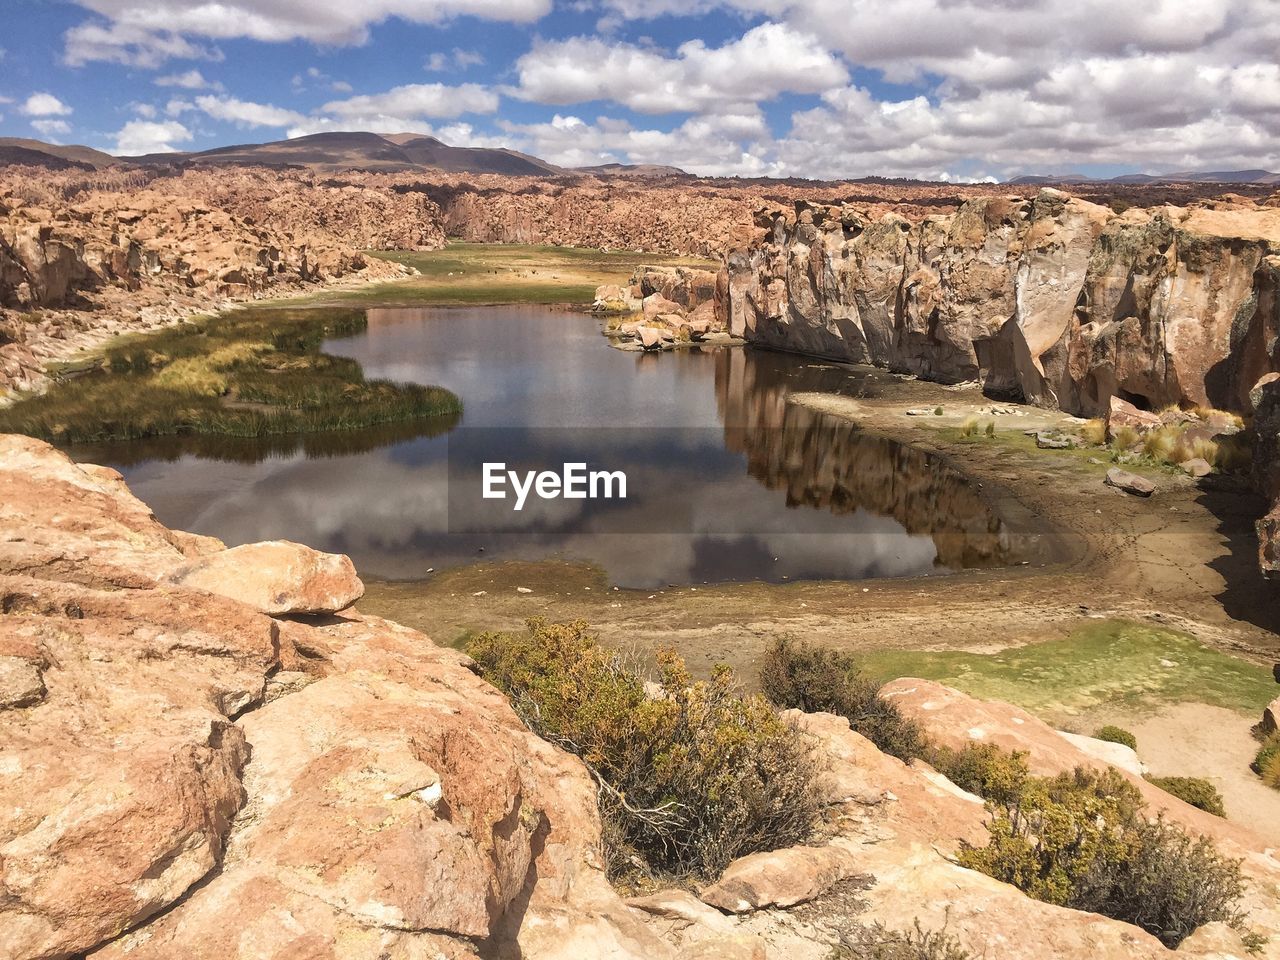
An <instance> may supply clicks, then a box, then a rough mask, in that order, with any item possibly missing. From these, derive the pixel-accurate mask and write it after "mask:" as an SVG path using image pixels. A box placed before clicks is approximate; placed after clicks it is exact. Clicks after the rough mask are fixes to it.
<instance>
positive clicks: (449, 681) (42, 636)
mask: <svg viewBox="0 0 1280 960" xmlns="http://www.w3.org/2000/svg"><path fill="white" fill-rule="evenodd" d="M282 557H284V558H291V561H295V562H289V563H282V562H280V559H281V558H282ZM0 561H2V562H0V611H2V612H0V956H4V957H6V958H8V957H13V958H15V960H30V958H41V960H51V958H65V957H72V956H76V957H79V956H84V957H88V958H93V960H169V958H174V957H183V958H192V960H205V958H208V960H215V958H216V960H226V958H238V960H286V958H288V960H292V958H298V957H323V958H327V960H388V958H389V960H424V958H438V957H445V958H466V957H498V958H507V957H511V958H516V957H519V958H525V960H540V958H557V960H560V958H563V960H578V958H581V957H608V958H613V960H642V958H643V960H677V958H681V960H695V958H702V960H709V958H719V960H765V958H766V957H770V956H772V957H779V958H780V957H787V958H788V960H791V958H797V960H808V958H812V960H825V958H826V957H828V955H829V954H830V952H831V949H832V947H833V945H834V944H835V943H836V942H837V940H838V937H839V935H840V931H841V930H846V931H847V930H848V929H850V927H849V925H850V924H854V925H857V924H861V923H868V924H869V923H872V922H879V923H883V924H885V925H886V926H888V927H890V928H892V929H903V928H909V927H911V926H912V924H913V922H914V921H915V920H919V921H920V923H921V925H922V926H923V927H924V928H926V929H934V930H936V929H941V928H943V927H944V926H945V927H946V929H947V931H948V933H949V934H950V935H952V936H955V937H957V938H959V939H960V940H961V942H962V943H963V944H964V946H965V948H966V949H968V950H969V951H970V952H971V953H973V954H974V955H984V954H985V955H987V956H1001V957H1037V958H1041V957H1044V958H1073V960H1084V958H1088V960H1095V958H1103V960H1107V958H1117V960H1118V958H1121V957H1124V958H1130V957H1135V958H1152V960H1155V958H1163V957H1168V956H1172V955H1171V954H1170V953H1169V952H1168V951H1166V950H1165V949H1164V948H1163V947H1162V946H1161V945H1160V944H1159V943H1158V942H1156V941H1155V940H1154V939H1153V938H1151V937H1149V936H1148V935H1146V934H1144V933H1142V932H1141V931H1138V930H1137V929H1136V928H1134V927H1131V926H1128V925H1126V924H1121V923H1117V922H1115V921H1111V920H1107V919H1105V918H1103V917H1099V916H1094V915H1089V914H1082V913H1079V912H1076V911H1070V910H1063V909H1061V908H1057V907H1052V906H1049V905H1047V904H1043V903H1040V902H1038V901H1034V900H1030V899H1028V898H1027V897H1025V896H1023V895H1022V894H1021V893H1019V892H1018V891H1016V890H1014V889H1013V888H1012V887H1009V886H1007V885H1004V884H1001V883H997V882H996V881H994V880H991V879H990V878H987V877H985V876H982V875H979V874H976V873H974V872H972V871H969V870H964V869H961V868H959V867H957V866H956V865H955V864H954V863H953V862H951V859H950V858H951V856H952V855H953V854H954V852H955V851H956V849H957V848H958V846H959V844H960V843H962V842H970V843H981V842H983V840H984V837H985V828H984V826H983V824H984V821H985V816H986V814H985V811H984V807H983V804H982V802H981V800H979V799H978V798H977V797H974V796H972V795H970V794H967V793H964V792H963V791H961V790H959V789H958V788H957V787H955V786H954V785H953V784H951V783H950V782H949V781H947V780H946V779H945V778H944V777H942V776H940V775H939V774H938V773H937V772H936V771H933V770H932V769H930V768H928V767H927V766H925V765H922V764H916V765H912V766H908V765H907V764H904V763H902V762H901V761H899V760H896V759H894V758H892V757H888V756H885V755H884V754H881V753H880V752H879V751H878V750H877V749H876V748H875V747H874V746H873V745H872V744H871V743H870V742H869V741H867V740H865V739H864V738H863V737H861V736H859V735H857V734H856V733H853V732H852V731H850V729H849V725H848V723H847V722H846V721H844V720H842V719H840V718H837V717H833V716H829V715H823V714H815V715H802V714H794V713H793V714H791V718H792V719H793V720H794V721H795V722H796V723H798V724H799V725H801V727H802V728H803V729H804V730H805V731H806V732H807V734H808V735H809V736H810V737H811V738H812V740H813V743H814V745H815V748H816V750H817V751H818V755H819V758H820V766H821V771H822V772H821V780H820V785H819V786H820V789H821V791H822V792H823V796H824V798H825V800H826V802H827V810H828V816H827V817H826V822H825V825H824V829H823V831H822V832H821V833H820V835H819V836H817V837H815V838H814V841H813V845H811V846H802V847H795V848H792V849H789V850H780V851H774V852H772V853H765V854H757V855H754V856H751V857H745V858H743V859H741V860H738V861H736V862H735V863H733V864H731V865H730V867H729V869H728V870H727V871H726V872H725V874H724V876H723V877H722V878H720V879H719V880H718V881H717V882H715V883H711V884H708V885H706V886H705V887H704V888H703V889H702V890H701V898H702V899H701V900H699V899H697V898H695V897H694V896H693V895H692V894H691V893H689V892H688V891H677V890H666V891H664V890H658V891H654V892H652V893H651V894H649V895H647V896H645V897H641V898H637V899H633V900H631V901H629V902H628V901H623V900H622V899H621V898H620V897H619V895H618V894H617V893H616V892H615V891H614V890H613V889H612V888H611V887H610V886H609V884H608V883H607V882H606V881H605V878H604V873H603V868H602V863H601V857H600V838H601V827H600V822H599V817H598V814H597V810H596V800H595V796H596V795H595V790H596V788H595V784H594V782H593V781H592V779H591V777H590V776H589V774H588V773H587V771H586V769H585V768H584V767H583V766H582V765H581V763H579V762H578V761H577V760H576V759H575V758H574V757H572V756H570V755H569V754H567V753H565V752H563V751H561V750H559V749H558V748H556V747H554V746H552V745H550V744H548V743H546V742H544V741H542V740H540V739H538V738H536V737H534V736H533V735H532V734H530V733H529V731H528V730H527V729H526V728H525V727H524V725H523V724H522V723H520V721H519V720H518V718H517V717H516V715H515V714H514V712H513V711H512V710H511V708H510V707H509V706H508V704H507V703H506V701H505V700H504V698H503V697H502V696H501V695H500V694H499V693H498V692H497V691H496V690H494V689H493V688H492V687H490V686H489V685H488V684H486V683H484V682H483V681H481V680H480V679H479V678H478V677H477V676H476V675H475V673H473V672H472V670H471V668H470V667H471V665H470V662H469V661H468V659H467V658H466V657H465V656H463V655H461V654H459V653H457V652H455V651H452V650H448V649H442V648H438V647H435V646H434V645H432V644H431V642H430V641H429V640H428V639H427V638H426V637H424V636H422V635H421V634H419V633H417V632H415V631H412V630H408V629H405V628H403V627H400V626H398V625H396V624H394V623H390V622H388V621H384V620H380V619H378V618H376V617H370V616H365V615H362V614H361V613H359V612H358V611H357V610H356V609H354V608H350V607H346V604H347V603H348V602H349V598H350V597H351V596H352V595H353V594H355V593H357V592H358V590H357V584H358V580H355V579H354V574H351V575H350V576H348V567H347V565H346V563H345V562H343V561H342V559H341V558H334V557H327V556H326V555H323V554H315V553H314V552H313V551H307V550H306V548H303V547H299V546H297V545H292V544H278V543H277V544H259V545H254V546H252V547H247V548H235V549H233V550H227V549H226V548H225V547H223V545H222V544H220V543H218V542H217V541H213V540H210V539H208V538H202V537H191V536H188V535H184V534H178V533H174V532H171V531H168V530H165V529H164V528H163V527H162V526H160V525H159V524H158V523H157V522H156V521H155V519H154V517H153V516H152V515H151V514H150V512H149V511H148V510H147V509H146V507H145V506H144V505H143V504H141V503H139V502H138V501H137V500H136V499H134V498H133V497H132V495H131V494H130V493H129V492H128V490H127V489H126V488H125V486H124V484H123V483H122V482H121V481H120V479H119V475H118V474H115V473H114V472H113V471H109V470H103V469H101V468H96V467H79V466H76V465H74V464H72V463H70V462H69V461H68V460H67V459H66V458H65V457H64V456H63V455H62V454H61V453H59V452H57V451H55V450H54V449H52V448H51V447H49V446H47V445H45V444H42V443H39V442H36V441H32V440H29V439H25V438H16V437H3V438H0ZM259 565H261V566H259ZM229 569H230V570H232V571H242V572H243V579H242V580H238V579H236V578H235V577H234V576H232V575H231V574H230V573H229ZM255 570H256V571H259V572H260V573H261V575H262V579H263V582H264V585H266V590H267V599H268V600H269V601H270V603H269V604H264V603H263V598H262V596H255V595H254V594H253V593H252V592H251V590H250V586H251V585H252V580H253V577H252V574H253V572H254V571H255ZM197 571H198V572H200V573H201V574H202V575H203V577H205V578H206V579H204V580H203V581H202V586H201V587H199V588H197V587H196V586H194V585H193V583H192V582H189V581H188V579H187V578H188V577H192V578H193V579H196V578H195V577H194V575H195V573H196V572H197ZM214 573H219V574H220V576H225V577H226V579H219V578H215V577H214V576H213V574H214ZM331 575H332V576H335V577H336V580H333V581H330V580H329V577H330V576H331ZM291 578H292V579H291ZM213 587H217V588H219V589H222V590H223V592H218V590H216V589H211V588H213ZM225 594H232V595H231V596H228V595H225ZM237 594H239V596H237ZM280 595H283V596H287V597H293V598H305V599H303V600H299V601H297V602H286V601H277V600H276V597H277V596H280ZM317 598H319V599H317ZM246 600H248V601H250V602H244V601H246ZM299 603H300V604H301V605H302V606H305V608H306V609H308V610H310V611H313V612H314V611H316V610H319V609H335V610H338V611H339V612H338V613H336V614H330V615H327V616H324V617H319V618H317V617H299V616H296V615H295V614H293V613H290V614H280V615H279V616H269V615H267V614H265V613H263V612H262V610H261V609H259V608H260V607H263V606H270V605H276V606H283V607H289V608H291V609H295V610H296V609H297V607H298V604H299ZM344 607H345V609H344ZM923 684H924V682H923V681H899V683H898V684H895V685H891V688H890V689H891V692H893V693H894V695H895V697H896V698H897V699H898V701H899V702H900V703H901V704H902V705H903V707H904V709H906V710H907V711H908V712H912V713H914V714H916V715H918V716H920V717H921V718H922V720H924V722H926V724H927V725H928V726H929V727H930V729H931V732H933V733H934V734H935V735H936V736H937V737H938V738H939V739H943V740H947V742H958V741H959V740H960V739H962V738H964V737H967V736H977V735H979V733H975V731H979V732H980V735H982V736H984V737H988V738H990V739H991V740H992V741H993V742H1000V743H1005V744H1007V745H1010V746H1018V747H1025V748H1026V749H1029V750H1031V752H1032V763H1033V767H1034V769H1037V770H1041V771H1053V770H1057V769H1066V768H1070V767H1071V766H1073V765H1074V764H1076V763H1082V762H1098V761H1096V760H1092V759H1090V758H1089V756H1088V754H1087V753H1085V752H1082V751H1081V750H1080V749H1079V748H1077V747H1076V746H1074V745H1073V744H1072V743H1071V742H1069V741H1068V740H1066V739H1065V738H1063V737H1060V736H1059V735H1057V734H1055V733H1053V732H1052V731H1049V730H1048V729H1047V728H1044V727H1043V725H1042V724H1039V722H1038V721H1035V720H1034V719H1033V718H1030V717H1028V716H1026V715H1025V714H1022V713H1021V712H1020V711H1015V710H1014V709H1013V708H1010V707H1007V706H1004V705H1000V704H982V703H979V702H977V701H971V700H968V698H963V697H962V696H961V695H959V694H955V693H954V691H947V690H946V689H945V688H940V687H937V686H936V685H933V686H928V687H926V686H924V685H923ZM1135 779H1136V780H1138V781H1140V778H1135ZM1140 788H1141V789H1143V790H1144V795H1146V796H1147V797H1148V800H1149V802H1150V803H1151V804H1152V806H1153V807H1155V808H1158V809H1164V810H1166V811H1167V812H1168V814H1169V815H1170V816H1172V817H1176V818H1178V819H1179V820H1180V821H1181V822H1184V823H1185V824H1187V825H1188V826H1191V827H1193V828H1194V829H1198V830H1204V831H1205V832H1210V833H1211V834H1212V835H1213V836H1214V837H1215V839H1217V840H1218V841H1219V842H1220V843H1221V844H1222V845H1223V846H1224V848H1226V849H1227V850H1228V851H1229V852H1231V853H1233V854H1234V855H1239V856H1243V857H1245V858H1246V869H1247V871H1248V872H1249V876H1250V878H1251V880H1252V881H1253V883H1254V887H1252V888H1251V894H1250V901H1249V903H1248V908H1249V910H1250V922H1251V923H1252V924H1253V925H1254V927H1255V928H1257V929H1258V930H1259V931H1261V932H1271V933H1275V932H1277V931H1280V916H1277V912H1278V911H1277V907H1276V902H1275V898H1274V891H1275V890H1276V889H1277V883H1278V882H1280V868H1278V867H1277V865H1276V863H1275V861H1274V860H1273V859H1272V857H1271V855H1270V854H1269V853H1268V852H1266V851H1265V850H1264V849H1263V848H1262V847H1261V846H1260V843H1259V841H1258V840H1257V839H1256V838H1254V837H1252V836H1251V835H1250V834H1249V833H1248V832H1247V831H1243V830H1239V829H1238V828H1234V827H1232V825H1230V824H1226V823H1224V822H1222V821H1219V820H1217V818H1212V817H1209V816H1208V815H1207V814H1200V812H1199V811H1193V810H1191V808H1188V807H1186V805H1185V804H1181V803H1180V801H1175V800H1173V798H1171V797H1168V796H1167V795H1165V794H1163V793H1161V791H1159V790H1157V789H1156V788H1155V787H1152V786H1150V785H1149V784H1145V781H1140ZM1197 817H1199V819H1197ZM850 891H854V893H856V896H855V895H853V894H851V893H850ZM1232 936H1235V935H1234V934H1233V933H1232V932H1231V931H1221V930H1206V931H1204V932H1203V933H1202V934H1197V937H1195V938H1193V939H1192V940H1191V941H1188V943H1187V944H1186V945H1184V947H1183V948H1182V950H1180V951H1179V952H1178V954H1177V955H1178V956H1181V957H1209V956H1223V955H1226V956H1234V955H1236V954H1234V953H1233V952H1232V951H1233V950H1234V949H1235V946H1234V943H1235V942H1234V941H1232V939H1231V937H1232ZM1237 939H1238V938H1237ZM1268 949H1272V948H1268ZM1272 952H1273V954H1274V952H1275V951H1274V950H1272Z"/></svg>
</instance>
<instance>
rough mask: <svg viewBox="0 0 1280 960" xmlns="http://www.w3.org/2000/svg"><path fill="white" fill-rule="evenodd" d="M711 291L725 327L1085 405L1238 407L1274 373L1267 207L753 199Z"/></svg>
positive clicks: (1047, 200)
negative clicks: (740, 243)
mask: <svg viewBox="0 0 1280 960" xmlns="http://www.w3.org/2000/svg"><path fill="white" fill-rule="evenodd" d="M756 225H757V228H758V230H759V231H760V232H759V235H758V238H757V240H756V242H755V243H754V244H752V245H750V246H749V247H747V248H746V249H743V250H741V251H738V252H737V253H735V254H734V255H733V256H732V257H731V258H730V259H729V264H728V267H727V269H726V272H725V277H724V281H723V284H722V286H723V289H722V291H721V293H720V295H719V301H720V305H721V309H722V310H724V311H726V312H727V315H728V318H729V325H730V330H731V332H733V333H735V334H738V335H742V336H745V337H746V338H747V339H748V340H751V341H754V342H756V343H760V344H764V345H767V346H771V347H775V348H778V349H783V350H792V351H797V352H801V353H808V354H814V355H819V356H826V357H833V358H838V359H841V360H847V361H852V362H858V363H873V364H878V365H882V366H887V367H890V368H892V369H894V370H899V371H903V372H908V373H913V374H916V375H918V376H921V377H925V378H928V379H935V380H942V381H950V382H955V381H964V380H978V381H981V382H982V383H983V384H984V386H985V387H987V388H988V389H989V390H990V391H992V392H994V393H999V394H1007V395H1012V396H1017V397H1020V398H1023V399H1026V400H1027V401H1029V402H1032V403H1038V404H1043V405H1048V406H1056V407H1060V408H1061V409H1064V410H1067V411H1069V412H1072V413H1077V414H1081V415H1086V416H1095V415H1099V414H1103V413H1105V412H1106V410H1107V409H1108V406H1109V400H1110V398H1111V397H1112V396H1119V397H1121V398H1123V399H1126V400H1129V401H1132V402H1134V403H1136V404H1138V405H1139V406H1142V407H1147V408H1152V409H1158V408H1160V407H1163V406H1166V405H1182V406H1194V405H1204V406H1214V407H1220V408H1225V409H1229V410H1238V411H1245V412H1247V411H1248V410H1249V409H1250V406H1249V404H1250V401H1249V391H1250V388H1251V387H1252V386H1253V384H1254V383H1255V381H1256V380H1257V379H1258V378H1259V377H1260V376H1261V375H1262V374H1263V373H1266V372H1267V371H1269V370H1272V369H1275V368H1276V366H1277V361H1278V360H1280V357H1277V355H1276V347H1275V341H1276V333H1277V331H1278V329H1280V312H1278V311H1280V308H1278V306H1277V297H1276V288H1277V283H1278V277H1280V210H1278V209H1276V208H1274V207H1259V206H1256V205H1254V204H1253V203H1252V202H1250V201H1246V200H1223V201H1210V202H1206V203H1204V204H1201V205H1199V206H1194V207H1190V208H1180V207H1167V206H1156V207H1147V208H1131V209H1129V210H1126V211H1125V212H1124V213H1121V214H1117V213H1115V212H1113V210H1112V209H1110V208H1108V207H1103V206H1099V205H1097V204H1093V203H1090V202H1087V201H1084V200H1080V199H1075V198H1071V197H1068V196H1066V195H1065V194H1062V193H1060V192H1058V191H1055V190H1043V191H1041V192H1040V193H1039V194H1038V195H1037V196H1036V197H1034V198H1030V199H1024V198H1018V197H981V198H977V199H972V200H969V201H967V202H965V203H964V204H963V205H962V206H961V207H960V208H959V209H958V210H957V211H955V212H954V213H950V214H946V215H942V216H926V217H924V218H921V219H909V218H907V217H905V216H903V215H901V214H899V213H894V212H891V213H887V214H883V215H881V216H874V215H872V214H871V213H870V212H869V211H867V210H865V209H862V208H859V207H858V206H856V205H850V204H843V205H838V206H833V205H827V204H819V203H805V202H800V203H796V204H794V205H793V206H791V207H779V206H772V207H764V208H762V209H761V210H759V211H758V212H757V215H756Z"/></svg>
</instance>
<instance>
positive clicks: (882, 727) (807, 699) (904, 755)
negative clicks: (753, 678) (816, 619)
mask: <svg viewBox="0 0 1280 960" xmlns="http://www.w3.org/2000/svg"><path fill="white" fill-rule="evenodd" d="M760 687H761V689H762V690H764V695H765V696H766V697H768V698H769V700H770V701H771V702H772V703H774V704H775V705H777V706H779V707H782V708H784V709H799V710H803V711H804V712H805V713H834V714H837V715H839V716H841V717H844V718H845V719H846V720H848V721H849V726H850V727H852V728H853V730H854V731H856V732H857V733H860V734H862V735H863V736H864V737H866V738H867V739H868V740H870V741H871V742H872V743H874V744H875V745H876V746H877V747H878V748H879V749H880V750H881V751H883V752H884V753H888V754H890V755H892V756H895V757H898V758H899V759H902V760H910V759H911V758H912V757H918V756H920V755H921V752H922V751H923V749H924V746H925V738H924V732H923V731H922V730H921V729H920V725H919V724H917V723H916V722H915V721H914V720H911V719H908V718H907V717H904V716H903V715H902V713H901V711H899V710H898V708H897V707H896V706H894V705H893V704H892V703H890V702H889V701H888V700H885V699H884V698H883V697H881V696H880V684H879V683H877V682H875V681H874V680H870V679H868V678H867V677H864V676H862V675H861V674H860V673H859V672H858V666H857V663H856V662H855V661H854V659H853V657H851V656H850V655H849V654H847V653H841V652H839V651H837V650H831V649H829V648H827V647H812V646H809V645H808V644H804V643H799V644H798V643H796V642H795V641H794V640H791V639H790V638H787V637H783V638H780V639H779V640H777V641H776V642H775V643H774V644H773V646H772V647H770V648H769V650H768V651H767V652H766V653H765V657H764V663H763V665H762V666H761V668H760Z"/></svg>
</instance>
